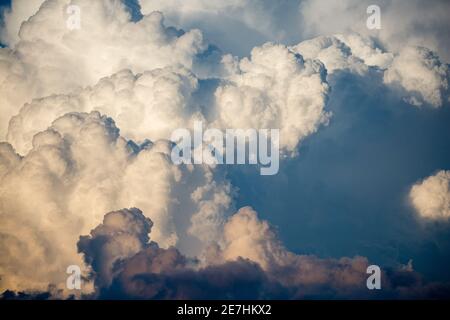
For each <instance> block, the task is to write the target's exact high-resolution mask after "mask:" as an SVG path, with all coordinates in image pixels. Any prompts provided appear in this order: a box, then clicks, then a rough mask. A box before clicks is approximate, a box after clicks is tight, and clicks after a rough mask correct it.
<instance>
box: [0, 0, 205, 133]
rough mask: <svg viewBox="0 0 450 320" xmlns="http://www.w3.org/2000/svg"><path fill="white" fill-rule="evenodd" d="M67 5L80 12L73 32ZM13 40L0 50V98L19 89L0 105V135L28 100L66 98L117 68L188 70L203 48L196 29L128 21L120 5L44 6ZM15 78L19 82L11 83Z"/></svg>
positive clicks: (58, 0) (65, 1) (155, 20)
mask: <svg viewBox="0 0 450 320" xmlns="http://www.w3.org/2000/svg"><path fill="white" fill-rule="evenodd" d="M69 5H76V6H78V7H79V8H80V12H81V15H80V28H79V29H71V28H68V27H67V20H68V19H69V17H70V15H69V14H67V13H66V9H67V7H68V6H69ZM22 7H23V5H20V8H22ZM18 17H22V16H21V15H20V14H18ZM14 19H17V18H14ZM14 21H15V20H14ZM19 39H20V40H19V41H18V42H17V43H16V44H15V46H14V47H11V49H9V48H3V49H0V57H2V58H1V60H2V61H3V60H4V61H5V62H4V63H2V65H1V67H2V68H3V70H2V71H3V72H2V78H3V79H1V80H3V81H2V85H1V87H0V93H2V95H4V94H5V95H6V96H7V97H9V96H11V95H12V94H11V88H14V86H17V84H16V83H17V82H20V87H19V88H20V90H22V92H21V94H20V98H17V97H12V98H10V99H6V100H3V101H2V104H1V108H2V113H3V115H4V116H3V117H2V122H1V123H0V136H4V135H5V133H6V128H7V125H8V120H9V118H10V117H11V116H12V115H14V114H15V113H17V111H18V110H19V108H20V107H21V106H22V105H23V103H25V102H30V101H31V99H32V98H40V97H44V96H47V95H52V94H63V93H69V92H71V91H73V90H75V89H77V88H79V87H80V86H87V85H93V84H95V83H96V82H97V81H98V80H99V79H100V78H102V77H106V76H110V75H111V74H113V73H115V72H118V71H120V70H122V69H131V70H132V71H133V72H134V73H140V72H144V71H146V70H152V69H155V68H162V67H166V66H169V65H173V66H176V65H182V66H185V67H188V68H191V67H192V65H193V60H194V57H195V56H196V54H197V53H199V52H202V51H203V50H205V49H206V45H205V44H204V42H203V37H202V34H201V32H200V31H199V30H192V31H189V32H184V31H180V30H176V29H174V28H170V27H166V26H165V25H164V23H163V15H162V14H161V13H160V12H153V13H150V14H148V15H146V16H144V17H143V18H142V19H141V20H139V21H138V22H133V21H131V20H130V13H129V11H128V10H127V9H126V8H125V6H124V4H123V3H122V1H120V0H102V1H96V2H95V3H93V2H92V1H88V0H79V1H71V0H51V1H50V0H48V1H45V2H44V3H43V4H42V6H41V7H40V8H39V10H38V11H37V12H36V13H35V14H34V15H32V16H31V17H29V19H28V20H26V21H24V22H23V23H22V24H21V27H20V32H19ZM16 78H17V79H18V80H19V81H15V82H13V83H11V80H14V79H16Z"/></svg>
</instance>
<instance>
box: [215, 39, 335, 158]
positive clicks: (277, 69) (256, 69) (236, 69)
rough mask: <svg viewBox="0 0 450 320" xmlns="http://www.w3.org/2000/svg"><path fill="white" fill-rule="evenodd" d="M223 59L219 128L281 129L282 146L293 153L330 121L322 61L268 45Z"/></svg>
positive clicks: (218, 107) (327, 87)
mask: <svg viewBox="0 0 450 320" xmlns="http://www.w3.org/2000/svg"><path fill="white" fill-rule="evenodd" d="M223 63H224V65H225V69H227V70H228V71H229V75H228V77H226V78H225V80H224V81H223V83H222V84H221V85H220V86H219V88H217V90H216V92H215V103H216V106H215V108H216V110H217V114H218V119H217V121H216V123H217V124H218V126H219V127H222V128H224V127H225V128H242V129H247V128H256V129H266V128H279V129H280V147H281V148H283V149H284V150H285V151H287V152H289V153H293V154H295V152H296V147H297V145H298V144H299V143H300V142H301V141H302V140H303V139H304V138H305V137H307V136H308V135H310V134H312V133H314V132H316V131H317V130H318V128H319V126H320V125H321V124H326V123H327V121H328V119H329V117H330V114H329V113H327V112H326V111H325V103H326V100H327V95H328V90H329V86H328V84H327V82H326V80H325V74H326V72H325V70H324V68H323V65H322V64H321V63H319V62H318V61H314V60H309V59H306V60H305V59H303V58H302V57H301V56H300V55H298V54H295V53H294V52H293V51H291V50H289V49H288V48H287V47H285V46H283V45H275V44H271V43H266V44H264V45H263V46H261V47H255V48H254V49H253V50H252V53H251V56H250V58H243V59H241V60H240V61H238V60H237V58H232V57H231V56H225V57H224V59H223Z"/></svg>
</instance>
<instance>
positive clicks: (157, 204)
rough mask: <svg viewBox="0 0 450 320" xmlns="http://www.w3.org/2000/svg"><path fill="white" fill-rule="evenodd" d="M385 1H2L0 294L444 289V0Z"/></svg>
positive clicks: (448, 205)
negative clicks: (212, 137) (250, 144)
mask: <svg viewBox="0 0 450 320" xmlns="http://www.w3.org/2000/svg"><path fill="white" fill-rule="evenodd" d="M372 2H373V1H356V0H345V1H325V0H282V1H279V2H273V1H265V0H264V1H256V0H231V1H227V2H223V1H205V0H190V1H181V0H169V1H167V0H166V1H159V0H124V1H121V0H99V1H96V2H92V1H88V0H28V1H25V0H12V1H0V6H3V8H4V9H3V11H2V15H1V24H0V25H1V27H0V43H1V44H2V48H0V96H1V97H2V99H1V100H0V110H1V114H2V116H1V117H0V218H1V221H2V222H1V223H0V239H1V241H0V256H1V257H2V258H1V260H0V294H1V293H2V292H3V294H2V295H1V297H2V298H4V299H8V298H23V297H26V298H30V297H31V298H36V299H38V298H42V297H44V298H53V299H66V298H69V297H75V298H78V299H105V298H106V299H107V298H118V299H180V298H185V299H202V298H208V299H210V298H212V299H223V298H227V299H242V298H244V299H267V298H272V299H280V298H281V299H318V298H319V299H323V298H325V299H336V298H337V299H354V298H357V299H361V298H362V299H382V298H389V299H417V298H425V299H429V298H448V297H449V296H450V272H449V270H450V139H449V137H450V126H449V123H450V109H449V107H450V95H449V79H450V77H449V75H450V71H449V61H450V43H449V41H448V39H449V33H450V22H449V20H448V13H450V4H449V3H448V2H446V1H438V0H433V1H428V2H423V1H418V0H417V1H416V0H413V1H406V0H405V1H403V0H398V1H393V0H383V1H377V3H376V5H377V6H378V7H379V9H380V16H379V17H380V20H379V23H380V24H379V28H375V29H371V28H369V27H368V26H367V19H368V18H369V17H370V16H371V14H370V13H367V8H368V7H369V5H372V4H375V3H372ZM198 122H201V123H202V124H203V126H204V127H205V129H206V128H211V129H218V130H222V131H224V130H226V129H229V128H232V129H255V130H261V129H277V130H279V133H280V140H279V149H280V150H279V151H280V152H279V155H280V163H279V170H278V171H277V172H276V174H274V175H261V171H260V166H258V165H256V166H255V165H251V164H245V165H232V164H227V165H216V166H209V165H207V164H193V165H191V164H182V165H178V164H176V163H174V162H173V161H172V160H171V150H172V148H173V146H174V144H176V143H179V141H174V139H173V132H174V130H177V129H183V128H187V129H188V130H192V128H194V125H195V123H198ZM277 155H278V154H277ZM370 265H377V266H380V268H381V289H380V290H369V289H368V288H367V286H366V280H367V278H368V276H369V274H367V268H368V266H370ZM69 266H76V267H78V268H79V270H80V273H81V275H82V277H81V279H82V281H81V286H80V288H75V289H74V288H70V287H69V286H68V285H67V281H66V280H67V278H68V276H69V274H68V273H67V268H68V267H69Z"/></svg>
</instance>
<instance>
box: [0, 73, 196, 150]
mask: <svg viewBox="0 0 450 320" xmlns="http://www.w3.org/2000/svg"><path fill="white" fill-rule="evenodd" d="M197 82H198V81H197V78H196V77H195V76H194V75H193V74H192V73H191V72H190V71H188V70H187V69H185V68H182V67H180V68H176V67H175V68H170V67H166V68H162V69H153V70H151V71H146V72H144V73H142V74H138V75H134V74H133V73H132V72H131V71H130V70H123V71H121V72H118V73H116V74H113V75H112V76H110V77H105V78H103V79H101V80H100V81H99V82H98V83H97V84H96V85H94V86H93V87H87V88H85V89H83V90H81V91H79V92H77V93H72V94H68V95H53V96H49V97H46V98H42V99H36V100H33V101H32V102H31V103H28V104H25V105H24V106H23V107H22V108H21V109H20V112H19V113H18V114H17V115H16V116H14V117H12V119H11V120H10V124H9V129H8V135H7V139H8V141H9V142H10V143H11V144H12V145H14V147H15V148H16V149H17V151H18V152H20V153H22V154H23V153H26V152H27V151H28V150H29V149H30V148H31V141H32V137H33V136H34V135H35V134H36V133H38V132H40V131H42V130H45V129H46V128H47V127H48V126H49V125H50V124H51V123H52V121H53V120H54V119H56V118H58V117H60V116H62V115H64V114H65V113H67V112H72V111H77V112H91V111H94V110H95V111H99V112H101V113H104V114H107V115H108V116H110V117H112V118H113V119H114V120H115V122H116V123H117V125H118V126H119V127H120V128H121V133H122V135H123V136H125V137H127V138H128V139H133V140H135V141H143V140H145V139H151V140H158V139H167V138H169V137H170V135H171V132H172V131H173V130H174V129H175V128H180V127H181V128H189V127H191V123H190V122H191V120H192V119H194V118H199V119H200V120H201V117H202V116H201V114H199V108H198V106H196V105H195V104H192V103H190V100H191V96H192V93H193V92H194V91H195V90H196V89H197ZM196 115H198V116H196Z"/></svg>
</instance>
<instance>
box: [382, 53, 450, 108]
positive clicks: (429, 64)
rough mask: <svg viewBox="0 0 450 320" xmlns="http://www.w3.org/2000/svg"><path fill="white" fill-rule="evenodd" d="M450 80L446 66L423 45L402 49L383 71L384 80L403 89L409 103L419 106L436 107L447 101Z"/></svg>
mask: <svg viewBox="0 0 450 320" xmlns="http://www.w3.org/2000/svg"><path fill="white" fill-rule="evenodd" d="M449 79H450V73H449V69H448V65H447V64H445V63H442V62H441V61H440V60H439V57H438V56H437V55H436V54H434V53H433V52H432V51H430V50H428V49H426V48H422V47H406V48H404V49H403V50H402V51H400V53H399V54H398V55H397V56H396V57H395V58H394V61H393V63H392V65H391V66H390V67H389V69H388V70H387V71H386V72H385V74H384V82H385V83H388V84H394V85H398V86H400V87H401V88H402V89H403V90H405V91H406V93H407V97H406V99H407V101H408V102H409V103H411V104H413V105H418V106H420V105H421V104H422V103H423V102H426V103H428V104H429V105H431V106H432V107H435V108H437V107H440V106H442V104H443V103H445V102H448V99H449V95H448V93H449V90H448V81H449Z"/></svg>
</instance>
